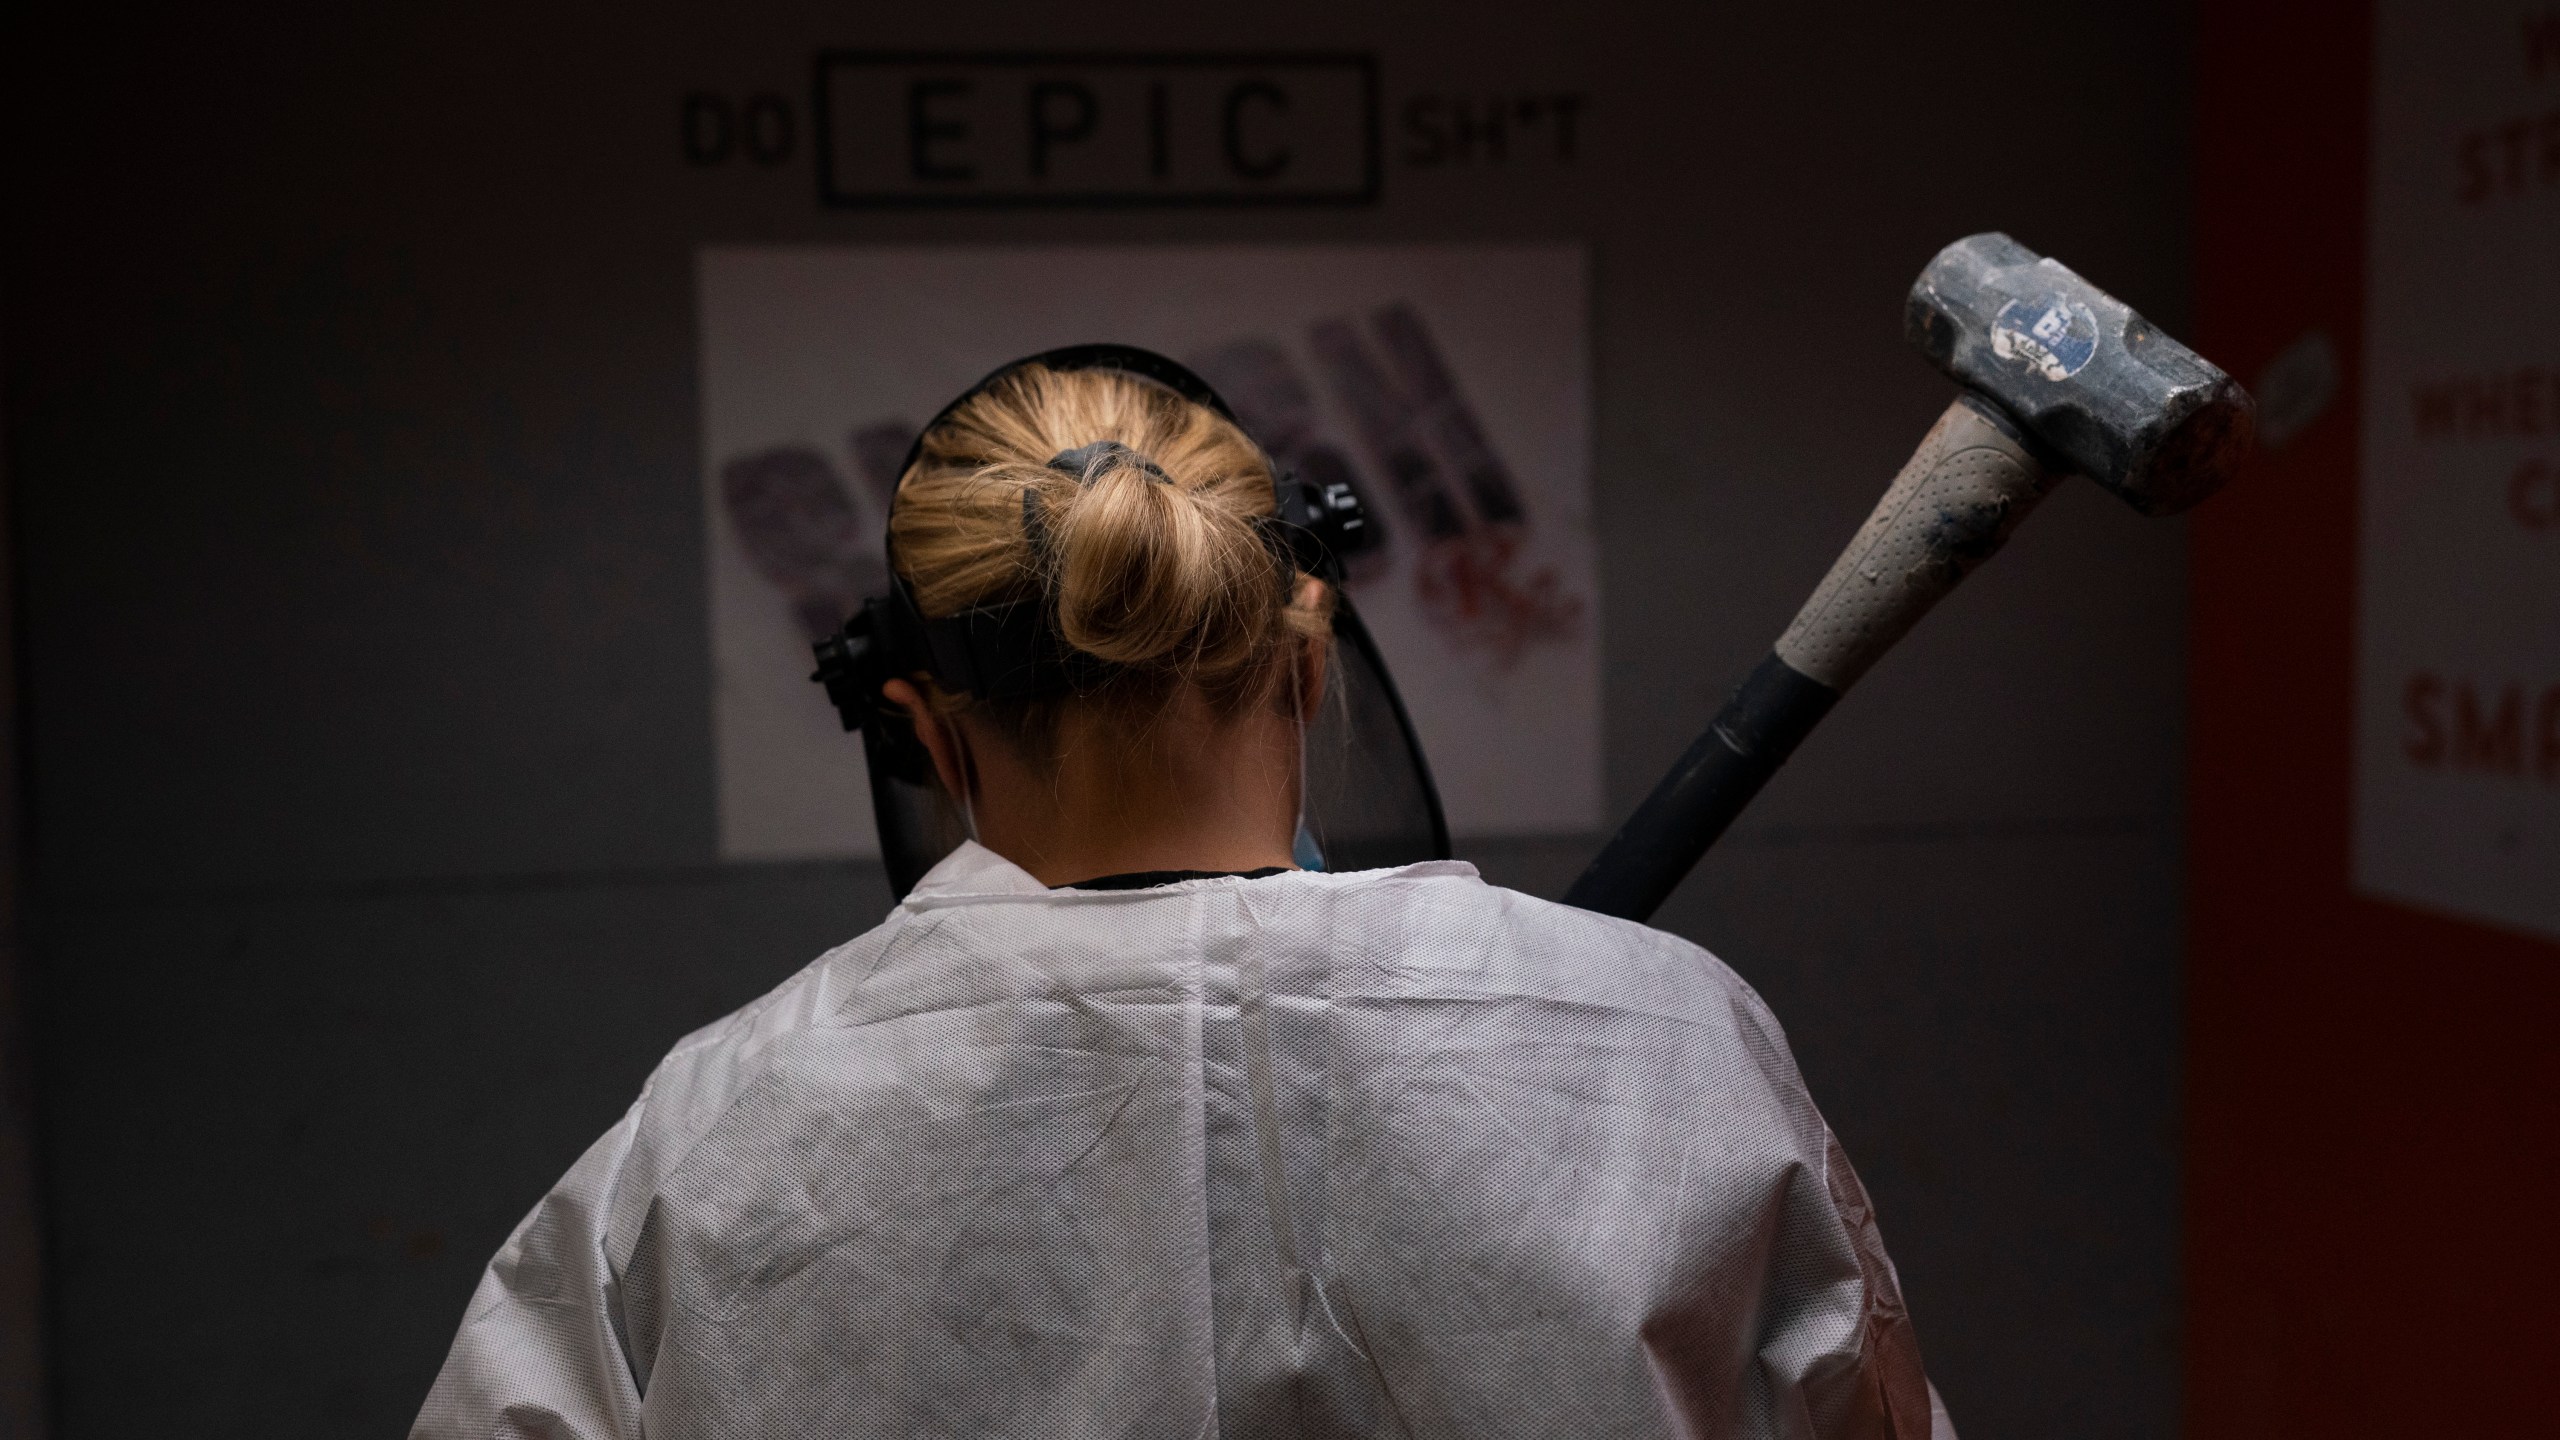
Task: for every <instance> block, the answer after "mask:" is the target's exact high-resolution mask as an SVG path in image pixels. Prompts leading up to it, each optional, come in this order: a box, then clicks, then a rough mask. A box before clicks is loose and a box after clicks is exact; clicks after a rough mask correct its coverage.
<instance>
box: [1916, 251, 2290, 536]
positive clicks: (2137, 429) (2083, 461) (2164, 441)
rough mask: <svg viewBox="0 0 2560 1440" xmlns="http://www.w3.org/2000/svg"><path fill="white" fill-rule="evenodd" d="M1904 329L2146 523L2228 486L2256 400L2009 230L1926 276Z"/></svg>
mask: <svg viewBox="0 0 2560 1440" xmlns="http://www.w3.org/2000/svg"><path fill="white" fill-rule="evenodd" d="M1903 330H1904V333H1905V334H1907V335H1908V336H1909V337H1910V339H1911V343H1913V344H1914V345H1917V346H1919V347H1920V349H1921V352H1922V353H1924V354H1926V355H1927V356H1928V357H1929V359H1930V361H1931V362H1932V363H1934V364H1936V365H1937V367H1938V368H1939V369H1941V370H1944V371H1946V372H1947V373H1948V374H1949V375H1951V376H1953V377H1955V379H1956V381H1957V383H1959V384H1961V385H1964V386H1967V387H1969V388H1970V389H1972V390H1974V391H1977V392H1979V393H1980V394H1982V395H1983V396H1985V397H1987V398H1989V399H1991V400H1993V401H1995V402H1996V403H1998V405H1999V406H2000V408H2001V409H2003V410H2005V411H2007V412H2008V413H2009V414H2010V416H2011V417H2012V418H2014V419H2015V420H2016V421H2017V422H2018V424H2019V425H2020V426H2021V427H2022V428H2024V429H2025V430H2026V431H2027V433H2028V435H2029V436H2030V437H2031V438H2032V439H2033V440H2034V441H2036V442H2038V443H2040V444H2041V446H2042V448H2043V449H2045V450H2046V451H2048V452H2050V454H2051V456H2052V459H2053V460H2054V461H2055V462H2056V464H2057V465H2058V467H2059V468H2065V469H2070V470H2076V471H2078V472H2079V473H2080V474H2083V475H2086V476H2088V477H2089V478H2090V479H2092V480H2095V481H2097V482H2098V483H2099V484H2101V485H2104V486H2105V487H2107V488H2108V489H2110V490H2112V491H2114V492H2115V493H2116V494H2118V495H2121V496H2123V497H2124V499H2125V501H2126V502H2127V503H2128V504H2130V505H2132V506H2133V508H2134V509H2136V510H2139V511H2141V512H2142V513H2143V514H2145V515H2174V514H2176V513H2178V512H2179V511H2181V510H2184V509H2186V508H2187V507H2188V506H2190V505H2193V504H2195V503H2196V502H2197V501H2199V500H2202V499H2203V498H2205V497H2206V496H2208V495H2210V494H2212V493H2213V492H2214V491H2216V490H2219V489H2221V488H2222V482H2224V481H2225V480H2228V479H2229V478H2231V471H2232V469H2233V467H2235V466H2237V465H2238V464H2239V462H2240V457H2241V456H2242V455H2243V454H2245V453H2246V452H2247V451H2248V448H2249V437H2250V433H2251V430H2252V426H2253V422H2254V417H2255V415H2256V409H2257V407H2256V405H2255V403H2254V402H2253V401H2251V400H2250V399H2249V394H2248V392H2247V391H2245V390H2243V389H2241V388H2240V387H2239V385H2238V384H2236V383H2234V382H2233V380H2232V379H2231V377H2230V376H2228V375H2225V374H2223V373H2222V372H2221V371H2220V370H2218V369H2216V368H2214V367H2213V366H2212V365H2210V364H2208V363H2206V361H2205V359H2204V357H2203V356H2201V355H2198V354H2197V353H2196V352H2194V351H2193V350H2190V349H2188V348H2187V347H2186V346H2184V345H2181V344H2179V343H2178V342H2177V341H2175V340H2172V339H2170V338H2169V337H2168V336H2166V335H2163V334H2161V333H2160V332H2159V331H2158V330H2157V329H2155V328H2154V327H2153V326H2152V324H2151V322H2149V321H2147V320H2145V319H2143V318H2142V317H2141V316H2139V315H2136V314H2135V313H2133V311H2132V310H2131V309H2130V308H2129V307H2127V306H2126V305H2125V304H2124V302H2122V301H2120V300H2118V299H2116V298H2115V297H2114V296H2112V295H2109V294H2108V293H2107V292H2105V291H2104V290H2101V289H2099V288H2098V287H2097V286H2095V285H2092V284H2090V283H2089V282H2088V281H2086V280H2083V279H2081V278H2080V277H2079V276H2077V275H2075V274H2073V273H2071V271H2070V270H2069V269H2067V268H2065V267H2064V266H2063V265H2062V264H2061V263H2060V262H2058V261H2054V260H2048V259H2046V258H2044V257H2043V256H2041V255H2038V254H2036V253H2035V252H2034V251H2032V250H2029V249H2028V248H2027V247H2025V246H2024V245H2021V244H2019V243H2018V242H2017V241H2015V240H2012V239H2010V238H2009V237H2008V236H2006V235H2002V234H1998V233H1996V232H1994V233H1990V234H1983V235H1973V236H1968V237H1966V238H1965V239H1962V240H1959V241H1957V242H1956V243H1954V244H1953V245H1950V246H1948V247H1947V248H1946V249H1944V250H1941V251H1939V252H1938V258H1937V259H1935V260H1932V261H1930V262H1929V268H1928V269H1926V270H1923V271H1922V272H1920V279H1919V282H1918V283H1917V284H1914V285H1913V286H1912V287H1911V298H1910V300H1909V301H1908V302H1907V303H1906V305H1905V308H1904V311H1903Z"/></svg>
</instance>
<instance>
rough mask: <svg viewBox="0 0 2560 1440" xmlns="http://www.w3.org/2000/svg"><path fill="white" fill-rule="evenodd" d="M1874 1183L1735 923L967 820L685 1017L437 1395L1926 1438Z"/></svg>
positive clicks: (498, 1416) (562, 1192) (542, 1214)
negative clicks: (793, 965)
mask: <svg viewBox="0 0 2560 1440" xmlns="http://www.w3.org/2000/svg"><path fill="white" fill-rule="evenodd" d="M1931 1409H1932V1406H1931V1397H1930V1394H1929V1391H1928V1387H1927V1382H1926V1381H1925V1380H1924V1379H1923V1378H1922V1374H1921V1368H1920V1361H1919V1354H1918V1350H1917V1347H1916V1345H1915V1344H1914V1342H1913V1340H1912V1336H1911V1330H1910V1326H1909V1323H1908V1321H1907V1319H1906V1317H1905V1315H1904V1312H1903V1307H1902V1301H1901V1297H1900V1294H1899V1291H1898V1288H1897V1285H1896V1282H1895V1279H1894V1274H1893V1268H1892V1265H1891V1263H1890V1262H1889V1261H1888V1260H1886V1258H1885V1255H1884V1250H1883V1247H1882V1244H1881V1242H1880V1241H1879V1240H1878V1239H1877V1236H1876V1230H1875V1225H1874V1221H1873V1218H1872V1216H1871V1215H1870V1213H1869V1210H1868V1206H1867V1202H1866V1196H1865V1194H1864V1192H1863V1191H1862V1190H1861V1189H1860V1187H1859V1185H1858V1181H1857V1178H1856V1176H1855V1174H1854V1173H1853V1172H1852V1171H1851V1170H1850V1168H1849V1164H1848V1160H1847V1158H1846V1157H1845V1156H1844V1155H1843V1154H1842V1153H1841V1151H1840V1147H1839V1145H1838V1143H1837V1142H1836V1141H1834V1140H1833V1139H1832V1137H1831V1134H1830V1132H1829V1130H1828V1129H1827V1128H1826V1127H1825V1126H1824V1124H1823V1121H1822V1117H1821V1116H1820V1115H1819V1114H1817V1113H1816V1112H1815V1110H1814V1107H1813V1103H1812V1101H1811V1100H1809V1099H1808V1098H1807V1097H1806V1095H1805V1091H1804V1085H1803V1082H1802V1081H1801V1080H1800V1079H1799V1077H1798V1076H1797V1074H1796V1069H1795V1064H1794V1062H1793V1060H1792V1059H1791V1058H1790V1057H1789V1055H1788V1053H1787V1048H1786V1043H1785V1040H1784V1038H1783V1037H1782V1036H1781V1034H1780V1032H1779V1029H1778V1026H1777V1024H1776V1022H1775V1021H1773V1020H1772V1019H1771V1018H1770V1016H1769V1014H1768V1012H1767V1011H1766V1010H1765V1009H1764V1008H1763V1007H1762V1006H1761V1004H1760V1001H1759V999H1758V998H1757V997H1756V996H1754V995H1753V994H1752V993H1751V991H1750V989H1749V988H1748V987H1746V986H1745V985H1744V984H1743V983H1742V982H1741V981H1740V980H1738V979H1737V978H1735V976H1734V975H1733V974H1732V973H1731V972H1730V971H1728V970H1726V969H1725V968H1724V966H1723V965H1721V964H1719V963H1718V962H1717V961H1716V960H1715V959H1714V958H1713V957H1712V956H1709V955H1708V954H1707V953H1706V952H1705V951H1702V950H1700V949H1698V948H1697V947H1695V946H1693V945H1689V944H1687V943H1685V942H1683V941H1680V940H1678V939H1675V938H1673V937H1671V936H1668V935H1665V934H1662V933H1661V932H1659V931H1655V930H1650V929H1647V928H1645V927H1643V926H1640V925H1634V924H1629V923H1626V922H1623V921H1617V920H1610V919H1604V918H1601V917H1599V916H1595V915H1591V914H1588V913H1585V912H1582V911H1579V910H1573V909H1568V908H1565V907H1562V906H1558V905H1551V904H1548V903H1546V902H1543V901H1539V900H1534V899H1530V898H1528V897H1526V896H1522V895H1518V894H1515V893H1512V892H1510V891H1506V890H1501V889H1497V888H1495V887H1492V886H1489V885H1486V884H1485V883H1483V882H1482V881H1481V880H1479V879H1478V878H1477V877H1476V874H1475V871H1474V870H1473V869H1472V868H1471V867H1469V866H1466V865H1463V864H1457V863H1453V862H1445V861H1444V862H1435V863H1431V864H1423V865H1415V866H1410V867H1407V868H1405V869H1401V870H1380V871H1367V872H1361V873H1356V874H1347V875H1318V874H1296V873H1293V874H1286V875H1279V876H1273V877H1268V878H1264V879H1258V880H1244V879H1214V880H1197V881H1189V882H1185V883H1182V884H1178V885H1172V886H1166V887H1161V888H1156V889H1148V890H1131V891H1073V890H1069V891H1051V890H1047V889H1044V888H1042V887H1041V885H1040V884H1039V883H1038V882H1037V881H1035V880H1033V879H1032V878H1031V877H1030V876H1029V875H1027V874H1025V873H1023V872H1022V871H1021V870H1019V869H1016V868H1015V867H1014V866H1012V865H1010V864H1008V863H1006V862H1005V861H1004V860H1002V859H1000V858H998V857H997V856H995V855H994V854H992V853H991V852H989V851H987V850H984V849H982V848H980V847H978V846H976V845H974V844H972V845H964V846H962V847H961V849H960V850H959V851H957V852H955V853H954V854H953V855H952V856H951V857H950V858H949V859H947V860H946V861H944V862H943V864H942V865H941V866H939V867H937V868H936V869H935V870H934V871H933V873H932V874H931V875H930V876H928V877H927V878H926V879H925V881H924V883H922V884H921V885H919V886H918V887H917V889H916V891H915V892H914V893H913V894H912V895H910V896H909V897H908V898H907V899H906V901H905V902H904V903H902V904H901V905H900V906H899V907H898V909H897V910H896V911H895V912H894V913H893V914H892V915H891V916H890V917H889V919H888V920H887V921H886V922H885V923H883V924H882V925H881V926H880V927H879V928H878V929H876V930H873V931H872V932H871V933H869V934H867V935H865V936H863V937H862V938H860V939H858V940H855V941H854V942H852V943H851V944H848V945H845V946H843V947H841V948H839V949H837V950H835V951H832V952H830V953H829V954H827V955H825V956H823V957H822V958H820V959H819V960H818V961H817V963H815V964H813V965H811V966H810V967H809V968H808V969H806V970H804V971H802V972H801V973H800V974H799V975H797V976H795V977H794V978H793V979H792V980H790V981H789V982H788V983H786V984H784V985H783V986H782V987H781V988H780V989H778V990H776V991H774V992H773V993H772V994H770V995H768V996H766V997H765V998H764V999H762V1000H760V1001H758V1002H756V1003H755V1004H753V1005H750V1006H748V1007H747V1008H746V1009H744V1010H742V1011H740V1012H738V1013H737V1014H735V1015H733V1016H731V1017H729V1018H728V1019H726V1020H724V1021H722V1022H720V1023H718V1024H716V1025H713V1026H711V1027H709V1028H708V1029H705V1030H703V1031H701V1032H699V1033H697V1034H696V1035H694V1036H692V1037H690V1038H688V1039H687V1040H685V1041H684V1042H683V1043H682V1044H680V1045H678V1046H677V1047H676V1049H675V1052H674V1053H673V1054H671V1055H670V1056H668V1057H667V1059H666V1061H665V1063H663V1064H662V1065H661V1066H659V1068H658V1071H657V1073H656V1074H655V1075H654V1076H653V1077H652V1078H651V1080H650V1081H649V1084H648V1086H647V1088H646V1089H644V1090H643V1091H642V1093H641V1096H640V1099H639V1102H638V1103H637V1104H635V1105H634V1106H633V1107H632V1109H631V1111H630V1113H629V1114H628V1115H626V1116H625V1117H624V1118H623V1120H622V1122H621V1123H620V1124H618V1125H616V1126H615V1127H614V1128H613V1129H612V1130H611V1131H609V1132H608V1133H607V1134H606V1135H605V1136H604V1138H603V1139H602V1140H600V1141H598V1142H597V1143H596V1145H595V1147H594V1148H593V1149H591V1150H589V1151H588V1152H587V1155H586V1157H585V1158H584V1159H582V1160H580V1161H579V1162H578V1164H577V1166H576V1167H575V1168H573V1169H572V1170H571V1171H570V1172H569V1174H568V1176H567V1178H565V1179H564V1180H562V1181H561V1182H560V1185H559V1186H558V1188H557V1189H555V1190H553V1191H552V1192H551V1194H550V1195H549V1196H547V1197H546V1198H545V1199H544V1200H543V1201H542V1203H541V1204H540V1205H539V1206H537V1207H536V1208H535V1210H534V1212H533V1214H532V1215H531V1216H530V1217H528V1218H527V1219H526V1220H525V1222H524V1223H523V1225H522V1226H520V1227H519V1228H518V1229H517V1231H516V1233H515V1235H514V1236H513V1237H512V1238H511V1239H509V1240H508V1241H507V1244H506V1246H505V1248H504V1249H502V1250H501V1251H500V1252H499V1254H498V1257H497V1259H496V1260H494V1261H493V1262H492V1263H491V1264H490V1266H489V1271H488V1274H487V1276H486V1277H485V1278H484V1279H483V1281H482V1282H481V1286H480V1290H479V1293H478V1295H477V1296H476V1298H475V1299H474V1300H473V1302H472V1305H471V1308H470V1311H469V1314H468V1318H467V1319H466V1320H465V1321H464V1324H463V1327H462V1333H461V1335H460V1337H459V1338H458V1339H457V1340H456V1341H455V1343H454V1348H453V1352H452V1355H451V1357H450V1359H448V1360H447V1362H446V1364H445V1368H444V1372H443V1374H442V1376H441V1377H440V1378H439V1379H438V1380H437V1382H436V1385H435V1389H434V1391H433V1392H432V1393H431V1394H430V1395H429V1397H428V1399H427V1403H426V1408H425V1411H424V1413H423V1414H422V1415H421V1416H420V1417H419V1419H418V1423H417V1427H416V1429H415V1431H414V1432H413V1434H414V1435H415V1436H417V1437H425V1440H466V1437H467V1440H490V1437H532V1436H542V1437H560V1440H570V1437H576V1440H605V1437H632V1440H637V1437H640V1436H643V1435H646V1436H649V1437H653V1440H692V1437H713V1436H737V1437H750V1436H752V1437H759V1440H783V1437H795V1436H809V1437H821V1436H823V1437H827V1440H847V1437H866V1436H898V1437H911V1436H913V1437H925V1436H933V1437H941V1436H950V1437H966V1436H991V1437H992V1436H1018V1437H1037V1440H1057V1437H1083V1436H1096V1437H1102V1436H1109V1437H1124V1436H1125V1437H1165V1440H1194V1437H1204V1436H1227V1437H1248V1436H1250V1437H1264V1436H1272V1437H1277V1436H1306V1437H1336V1436H1340V1437H1350V1436H1363V1437H1366V1436H1428V1437H1467V1440H1492V1437H1504V1436H1521V1437H1529V1436H1535V1437H1542V1440H1549V1437H1576V1440H1582V1437H1615V1436H1627V1437H1634V1436H1717V1437H1723V1436H1738V1437H1740V1436H1752V1437H1756V1436H1771V1437H1777V1436H1786V1437H1823V1440H1831V1437H1866V1436H1888V1435H1892V1436H1899V1437H1902V1440H1918V1437H1921V1436H1925V1435H1927V1434H1929V1433H1930V1429H1931Z"/></svg>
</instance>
